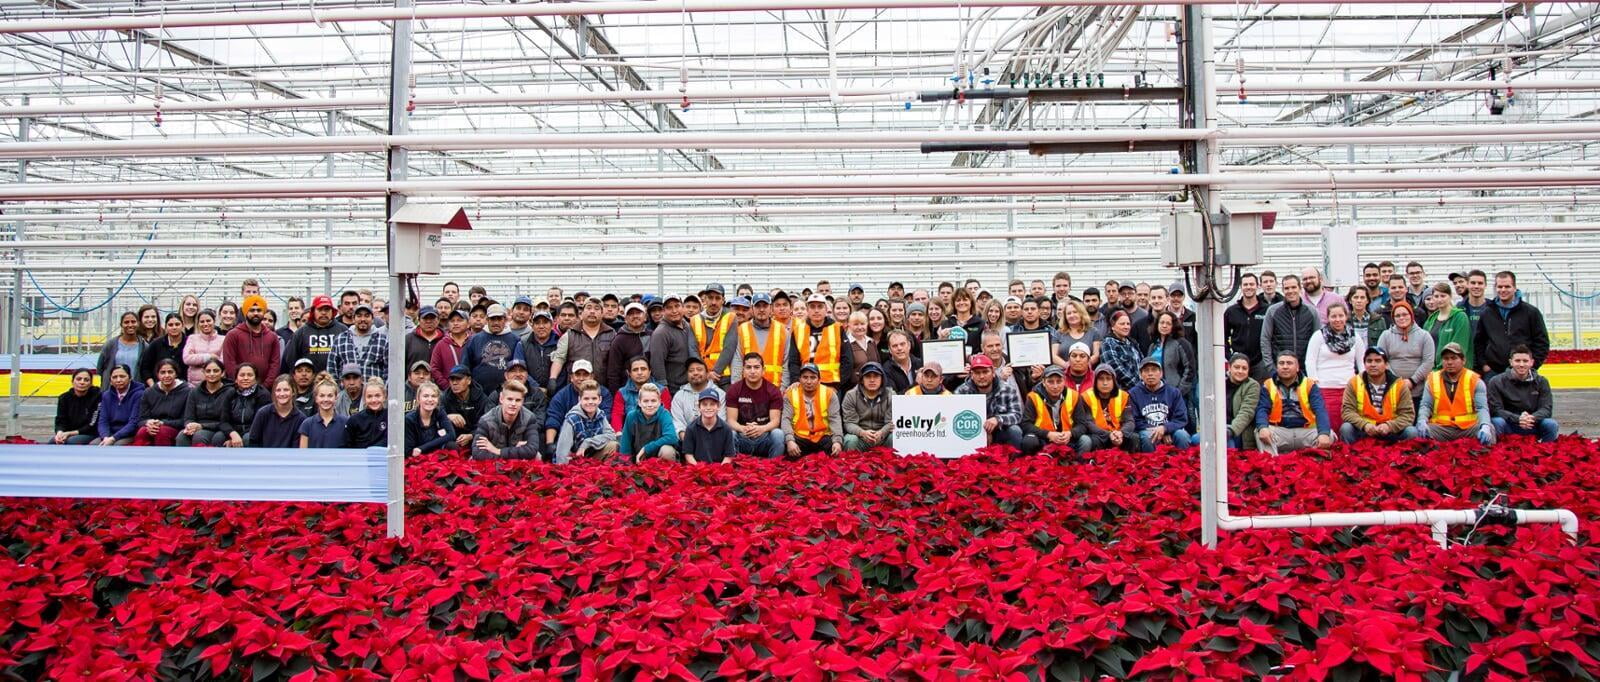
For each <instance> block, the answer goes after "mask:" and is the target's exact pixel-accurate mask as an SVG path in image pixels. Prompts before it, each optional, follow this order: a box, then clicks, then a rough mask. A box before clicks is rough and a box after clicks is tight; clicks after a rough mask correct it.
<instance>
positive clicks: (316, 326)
mask: <svg viewBox="0 0 1600 682" xmlns="http://www.w3.org/2000/svg"><path fill="white" fill-rule="evenodd" d="M342 333H344V324H342V323H340V322H339V320H338V319H336V315H335V309H334V307H333V299H332V298H331V297H329V296H328V295H327V294H318V295H317V296H315V297H313V298H312V299H311V320H310V321H309V322H307V323H305V324H303V325H300V328H299V329H298V330H295V333H294V338H293V339H292V340H290V342H289V348H288V351H287V352H286V353H285V354H284V355H285V357H284V360H286V361H287V362H288V364H287V365H286V366H287V367H293V366H295V364H296V363H298V362H299V361H300V360H310V361H311V363H312V366H313V367H314V368H316V369H318V370H320V369H322V368H325V367H327V366H328V354H330V353H332V352H333V340H334V339H335V338H337V337H338V336H339V335H340V334H342ZM263 379H265V377H263ZM262 383H264V384H265V383H267V381H263V382H262Z"/></svg>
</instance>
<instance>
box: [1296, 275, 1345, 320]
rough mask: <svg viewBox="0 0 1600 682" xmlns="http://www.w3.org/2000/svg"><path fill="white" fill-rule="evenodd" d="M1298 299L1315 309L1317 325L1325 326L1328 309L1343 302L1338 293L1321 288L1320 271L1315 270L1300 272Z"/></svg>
mask: <svg viewBox="0 0 1600 682" xmlns="http://www.w3.org/2000/svg"><path fill="white" fill-rule="evenodd" d="M1300 298H1301V299H1302V300H1304V301H1305V302H1306V303H1307V304H1309V305H1310V306H1311V307H1313V308H1316V309H1317V324H1326V323H1327V322H1328V308H1331V307H1333V304H1335V303H1343V302H1344V297H1343V296H1340V295H1339V294H1338V292H1335V291H1331V290H1329V289H1327V288H1325V287H1323V286H1322V271H1321V270H1318V269H1316V268H1306V269H1304V270H1301V271H1300Z"/></svg>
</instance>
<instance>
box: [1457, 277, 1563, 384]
mask: <svg viewBox="0 0 1600 682" xmlns="http://www.w3.org/2000/svg"><path fill="white" fill-rule="evenodd" d="M1519 344H1525V345H1527V346H1528V349H1529V350H1532V351H1533V367H1534V369H1538V368H1539V367H1541V366H1543V365H1544V360H1545V358H1546V357H1548V356H1549V355H1550V335H1549V331H1548V330H1546V329H1545V325H1544V315H1543V314H1542V313H1540V312H1539V309H1538V308H1535V307H1533V304H1531V303H1527V302H1524V301H1523V300H1522V292H1520V291H1519V292H1517V293H1516V294H1515V295H1514V296H1512V297H1511V302H1510V303H1501V302H1500V299H1495V300H1493V301H1491V302H1490V304H1489V310H1487V311H1485V312H1484V314H1483V317H1482V318H1480V319H1479V320H1478V329H1477V330H1476V333H1475V334H1474V335H1473V345H1474V346H1476V347H1477V357H1476V358H1475V360H1476V364H1474V365H1472V369H1473V370H1475V371H1476V370H1480V369H1483V367H1482V366H1483V365H1488V366H1489V370H1490V371H1493V372H1504V371H1506V368H1507V367H1510V365H1511V349H1512V348H1516V347H1517V346H1518V345H1519Z"/></svg>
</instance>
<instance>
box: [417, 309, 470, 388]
mask: <svg viewBox="0 0 1600 682" xmlns="http://www.w3.org/2000/svg"><path fill="white" fill-rule="evenodd" d="M441 300H442V299H441ZM441 317H443V318H444V328H445V333H444V334H443V335H441V336H440V337H439V340H438V341H437V342H435V343H434V344H433V352H432V353H430V354H429V355H428V365H429V367H430V368H431V371H430V372H429V374H430V375H431V376H432V377H433V383H435V384H437V385H439V387H440V390H441V391H443V390H444V386H446V385H447V384H448V383H449V378H450V370H452V369H455V367H456V365H459V364H461V351H462V349H464V348H466V346H467V340H468V339H471V338H472V328H471V327H470V326H468V323H467V313H466V311H464V310H460V309H452V310H451V311H450V312H449V313H448V314H444V315H442V316H441Z"/></svg>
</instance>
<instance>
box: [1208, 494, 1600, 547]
mask: <svg viewBox="0 0 1600 682" xmlns="http://www.w3.org/2000/svg"><path fill="white" fill-rule="evenodd" d="M1221 507H1222V514H1221V516H1220V518H1218V519H1217V527H1218V528H1220V529H1222V530H1230V531H1233V530H1249V529H1260V528H1350V527H1355V526H1428V527H1429V529H1430V531H1431V532H1432V536H1433V539H1434V541H1435V542H1438V543H1439V545H1440V546H1441V547H1449V538H1448V535H1447V530H1446V528H1447V527H1448V526H1470V525H1472V524H1474V523H1477V521H1478V512H1477V510H1475V509H1418V510H1408V511H1374V512H1317V513H1312V514H1285V515H1263V516H1230V515H1228V513H1227V503H1226V502H1223V503H1221ZM1515 512H1516V515H1517V523H1518V524H1519V525H1525V524H1531V523H1554V524H1559V525H1560V526H1561V531H1562V532H1563V533H1566V534H1567V536H1568V537H1570V538H1572V539H1574V540H1576V539H1577V538H1578V515H1577V514H1574V513H1572V512H1571V511H1570V510H1566V509H1517V510H1515Z"/></svg>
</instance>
